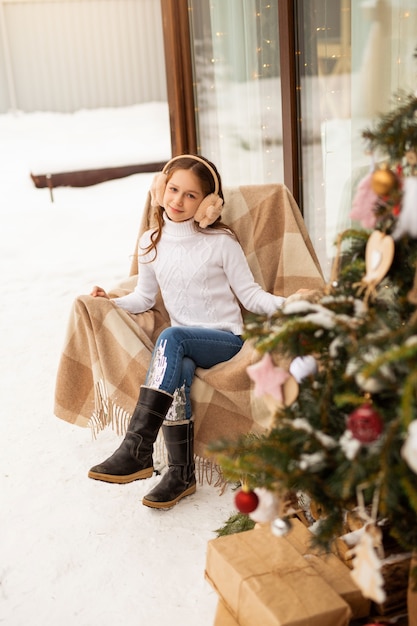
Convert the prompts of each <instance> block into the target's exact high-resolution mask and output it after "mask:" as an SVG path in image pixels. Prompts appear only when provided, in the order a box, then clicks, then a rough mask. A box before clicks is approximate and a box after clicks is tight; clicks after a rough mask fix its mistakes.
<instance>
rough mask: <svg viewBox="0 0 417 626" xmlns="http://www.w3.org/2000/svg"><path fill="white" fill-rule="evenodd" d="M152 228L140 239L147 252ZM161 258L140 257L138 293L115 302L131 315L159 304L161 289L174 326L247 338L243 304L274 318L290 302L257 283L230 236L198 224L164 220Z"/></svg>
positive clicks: (159, 248) (247, 308)
mask: <svg viewBox="0 0 417 626" xmlns="http://www.w3.org/2000/svg"><path fill="white" fill-rule="evenodd" d="M151 233H152V231H151V230H149V231H147V232H146V233H144V234H143V235H142V237H141V240H140V248H141V249H145V248H146V247H147V245H148V244H149V242H150V235H151ZM157 252H158V253H157V255H156V257H155V253H154V252H151V253H149V254H148V255H145V256H143V257H140V267H139V277H138V282H137V285H136V288H135V290H134V291H133V292H132V293H130V294H128V295H127V296H123V297H121V298H115V299H114V302H115V304H116V305H117V306H119V307H121V308H122V309H124V310H126V311H129V312H130V313H142V312H143V311H147V310H149V309H150V308H152V306H153V305H154V304H155V300H156V296H157V293H158V290H159V289H160V290H161V295H162V298H163V301H164V304H165V307H166V310H167V312H168V314H169V317H170V321H171V324H172V326H198V327H204V328H216V329H219V330H227V331H230V332H233V333H235V334H237V335H240V334H242V331H243V319H242V313H241V309H240V306H239V302H240V303H241V304H242V306H243V307H244V308H245V309H246V310H247V311H250V312H252V313H256V314H261V315H262V314H263V315H272V314H273V313H274V312H275V311H276V310H277V309H278V308H279V307H280V306H281V305H282V304H283V302H284V301H285V298H283V297H281V296H276V295H273V294H270V293H268V292H266V291H264V290H263V289H262V288H261V286H260V285H259V284H258V283H256V282H255V280H254V277H253V274H252V272H251V270H250V268H249V265H248V262H247V260H246V257H245V254H244V252H243V250H242V248H241V246H240V244H239V243H238V242H237V241H236V240H235V239H234V238H233V237H232V236H231V235H230V234H228V233H227V232H225V231H222V230H210V231H209V232H207V233H205V232H204V233H202V232H199V231H196V230H195V228H194V220H193V219H191V220H187V221H185V222H172V221H170V220H168V219H165V225H164V228H163V230H162V237H161V240H160V241H159V243H158V248H157Z"/></svg>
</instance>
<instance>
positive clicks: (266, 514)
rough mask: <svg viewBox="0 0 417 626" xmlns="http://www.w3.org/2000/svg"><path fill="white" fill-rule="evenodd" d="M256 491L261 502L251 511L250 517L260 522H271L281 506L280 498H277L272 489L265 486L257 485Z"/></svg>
mask: <svg viewBox="0 0 417 626" xmlns="http://www.w3.org/2000/svg"><path fill="white" fill-rule="evenodd" d="M254 491H255V493H256V495H257V496H258V499H259V502H258V506H257V507H256V509H255V510H254V511H252V512H251V513H249V517H250V518H251V519H253V521H254V522H258V523H260V524H262V523H264V522H271V521H272V520H273V519H275V518H276V517H277V515H278V512H279V508H280V501H279V498H277V496H276V495H275V494H274V493H273V492H272V491H269V490H268V489H265V488H264V487H256V489H254Z"/></svg>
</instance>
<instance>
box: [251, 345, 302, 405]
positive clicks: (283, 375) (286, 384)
mask: <svg viewBox="0 0 417 626" xmlns="http://www.w3.org/2000/svg"><path fill="white" fill-rule="evenodd" d="M246 371H247V373H248V375H249V378H250V379H251V380H253V382H254V383H255V387H254V391H253V393H254V395H255V397H258V398H259V397H261V396H271V397H272V398H274V400H275V401H276V402H277V403H278V404H279V405H281V406H282V405H289V404H292V402H294V400H295V399H296V397H297V395H298V383H297V381H296V380H295V378H294V377H293V376H291V374H289V373H288V372H287V371H286V370H284V369H283V368H282V367H277V366H276V365H275V364H274V362H273V360H272V357H271V355H270V354H269V352H266V353H265V354H264V356H263V357H262V359H261V360H260V361H258V362H257V363H254V364H253V365H249V366H248V367H247V368H246Z"/></svg>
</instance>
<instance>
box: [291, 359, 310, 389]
mask: <svg viewBox="0 0 417 626" xmlns="http://www.w3.org/2000/svg"><path fill="white" fill-rule="evenodd" d="M289 370H290V374H291V375H292V376H294V378H295V380H296V381H297V383H301V381H302V380H303V379H304V378H307V376H314V375H315V374H317V362H316V359H315V358H314V357H313V356H297V357H295V359H294V360H293V361H292V362H291V364H290V368H289Z"/></svg>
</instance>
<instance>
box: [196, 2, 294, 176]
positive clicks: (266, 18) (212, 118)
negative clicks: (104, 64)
mask: <svg viewBox="0 0 417 626" xmlns="http://www.w3.org/2000/svg"><path fill="white" fill-rule="evenodd" d="M188 6H189V16H190V33H191V37H190V39H191V49H192V64H193V75H194V81H195V82H194V101H195V112H196V126H197V144H198V151H199V153H201V154H202V155H204V156H206V157H208V158H209V159H211V160H212V161H213V162H214V163H215V164H216V165H217V166H218V168H219V170H220V172H221V174H222V178H223V182H224V184H225V185H227V186H233V185H243V184H245V185H246V184H258V183H269V182H271V183H273V182H282V181H283V148H282V120H281V86H280V71H279V68H280V58H279V45H278V0H227V2H225V1H224V0H189V1H188Z"/></svg>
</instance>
